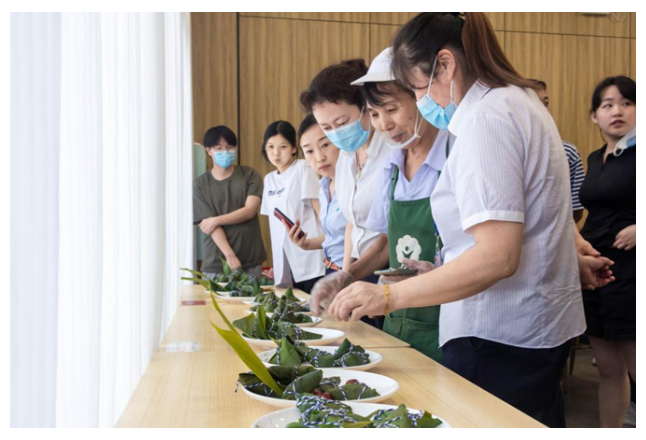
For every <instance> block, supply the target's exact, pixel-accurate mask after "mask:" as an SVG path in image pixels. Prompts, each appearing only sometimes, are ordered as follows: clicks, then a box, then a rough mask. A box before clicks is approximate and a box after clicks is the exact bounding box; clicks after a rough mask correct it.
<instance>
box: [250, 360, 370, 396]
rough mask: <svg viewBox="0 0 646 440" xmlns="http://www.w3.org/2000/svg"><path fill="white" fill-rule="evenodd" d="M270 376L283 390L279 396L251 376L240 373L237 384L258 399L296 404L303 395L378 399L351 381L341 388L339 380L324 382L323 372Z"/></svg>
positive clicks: (297, 370) (283, 371)
mask: <svg viewBox="0 0 646 440" xmlns="http://www.w3.org/2000/svg"><path fill="white" fill-rule="evenodd" d="M268 370H269V374H271V376H272V378H273V379H274V380H275V381H276V382H277V383H278V385H279V386H280V387H282V388H283V393H282V396H281V395H279V394H278V393H276V392H274V390H272V389H270V388H269V387H267V386H266V385H265V384H264V383H263V382H262V381H261V380H260V379H259V378H258V377H257V376H256V375H255V374H254V373H241V374H239V375H238V382H239V383H240V385H242V386H243V387H244V388H246V389H247V390H248V391H250V392H252V393H255V394H259V395H261V396H267V397H276V398H279V397H280V398H282V399H286V400H296V396H297V395H299V394H302V393H314V394H319V395H321V396H325V397H324V398H326V399H330V400H359V399H368V398H370V397H375V396H378V395H379V393H378V392H377V390H375V389H372V388H370V387H368V386H367V385H365V384H362V383H359V382H357V381H354V383H346V384H344V385H341V379H340V378H338V377H330V378H323V371H321V370H317V369H315V368H314V367H311V366H307V365H301V366H297V367H287V366H274V367H269V369H268Z"/></svg>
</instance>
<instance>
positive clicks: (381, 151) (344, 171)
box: [335, 132, 392, 258]
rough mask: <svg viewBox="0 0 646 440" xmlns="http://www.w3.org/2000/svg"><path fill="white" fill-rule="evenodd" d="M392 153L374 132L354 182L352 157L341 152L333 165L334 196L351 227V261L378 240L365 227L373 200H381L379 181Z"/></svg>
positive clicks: (380, 136)
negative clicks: (334, 168)
mask: <svg viewBox="0 0 646 440" xmlns="http://www.w3.org/2000/svg"><path fill="white" fill-rule="evenodd" d="M391 151H392V149H390V148H388V146H387V145H386V143H385V141H384V135H383V134H382V133H380V132H375V134H374V135H373V136H372V140H371V141H370V146H369V147H368V158H367V160H366V163H365V164H364V166H363V170H362V171H361V174H360V176H359V179H358V180H357V178H356V175H357V160H356V154H355V153H346V152H344V151H341V152H340V153H339V158H338V160H337V162H336V176H335V179H336V182H335V187H336V194H337V198H338V200H339V207H340V208H341V212H342V213H343V216H344V217H345V219H346V220H347V221H348V223H350V224H352V237H351V238H352V257H353V258H359V257H360V256H361V255H363V254H364V253H365V252H366V251H367V250H368V249H369V248H370V246H371V245H372V244H373V243H374V242H375V240H376V239H377V237H378V236H379V234H380V233H379V232H376V231H371V230H370V229H368V228H367V227H366V222H367V221H368V215H369V214H370V208H371V206H372V203H373V200H374V199H375V197H381V186H380V184H379V183H380V179H381V173H382V172H383V166H384V162H385V160H386V158H387V156H388V155H389V154H390V152H391Z"/></svg>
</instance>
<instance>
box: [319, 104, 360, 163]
mask: <svg viewBox="0 0 646 440" xmlns="http://www.w3.org/2000/svg"><path fill="white" fill-rule="evenodd" d="M361 116H363V109H361V115H359V119H357V120H356V121H354V122H352V123H350V124H348V125H344V126H343V127H339V128H335V129H333V130H329V131H325V135H326V136H327V138H328V139H329V140H330V142H332V143H333V144H334V146H335V147H337V148H338V149H339V150H343V151H346V152H348V153H354V152H355V151H357V150H358V149H359V148H361V146H362V145H364V144H365V143H366V142H367V141H368V137H369V136H370V130H364V129H363V127H362V126H361ZM368 128H370V126H368Z"/></svg>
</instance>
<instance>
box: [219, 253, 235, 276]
mask: <svg viewBox="0 0 646 440" xmlns="http://www.w3.org/2000/svg"><path fill="white" fill-rule="evenodd" d="M220 262H221V263H222V273H223V274H225V275H226V276H229V275H231V272H232V271H231V266H229V264H228V263H227V260H225V259H224V258H222V257H220Z"/></svg>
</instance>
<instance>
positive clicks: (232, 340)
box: [182, 268, 283, 396]
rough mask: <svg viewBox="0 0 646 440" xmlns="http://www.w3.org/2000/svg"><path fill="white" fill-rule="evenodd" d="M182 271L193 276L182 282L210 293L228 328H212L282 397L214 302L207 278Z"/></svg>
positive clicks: (261, 364)
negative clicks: (201, 287) (203, 288)
mask: <svg viewBox="0 0 646 440" xmlns="http://www.w3.org/2000/svg"><path fill="white" fill-rule="evenodd" d="M182 270H185V271H188V272H190V273H191V274H193V275H194V277H193V278H188V277H182V279H183V280H188V281H195V282H196V283H198V284H201V285H202V286H204V287H205V288H207V289H208V290H209V292H210V293H211V302H212V303H213V307H215V310H216V311H217V312H218V314H219V315H220V317H222V320H223V321H224V322H225V324H226V325H227V327H228V329H221V328H220V327H218V326H217V325H215V324H213V323H211V325H212V326H213V328H214V329H215V330H216V331H217V332H218V334H219V335H220V336H222V339H224V340H225V341H226V343H227V344H229V345H230V346H231V348H233V350H234V351H235V352H236V354H237V355H238V356H239V357H240V360H242V362H244V363H245V365H246V366H247V367H249V369H251V371H253V373H254V374H255V376H256V377H257V378H258V380H260V381H261V382H262V383H263V384H265V385H266V387H267V388H268V389H270V390H271V391H272V392H274V393H276V395H278V396H282V394H283V388H282V387H281V386H279V385H278V383H276V381H275V380H274V378H273V377H272V375H271V374H270V373H269V370H268V369H267V367H265V364H263V363H262V361H261V360H260V358H259V357H258V355H257V354H256V353H255V352H254V351H253V349H252V348H251V346H250V345H249V344H248V343H247V341H245V340H244V339H243V338H242V336H240V333H238V331H237V330H236V329H235V327H233V324H231V321H229V319H228V318H227V317H226V315H225V314H224V312H222V309H221V308H220V306H219V305H218V303H217V302H216V301H215V292H214V291H213V289H212V288H211V284H210V282H209V281H210V280H209V279H208V277H206V276H205V275H204V274H203V273H202V272H198V271H195V270H191V269H185V268H182Z"/></svg>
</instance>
